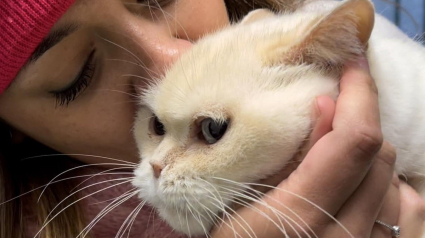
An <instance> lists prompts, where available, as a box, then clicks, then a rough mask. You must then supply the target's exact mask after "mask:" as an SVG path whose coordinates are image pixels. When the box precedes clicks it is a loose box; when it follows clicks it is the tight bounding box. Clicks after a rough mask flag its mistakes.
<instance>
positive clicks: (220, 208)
mask: <svg viewBox="0 0 425 238" xmlns="http://www.w3.org/2000/svg"><path fill="white" fill-rule="evenodd" d="M199 180H200V181H202V182H204V183H206V184H207V185H208V186H210V187H211V188H212V189H213V190H214V191H215V194H214V193H213V192H212V191H210V190H208V189H206V188H204V190H205V191H207V192H208V193H210V194H211V195H212V196H213V197H211V199H213V200H215V201H217V203H218V204H219V205H221V207H217V208H218V209H219V210H221V211H222V212H223V214H224V215H225V216H226V217H227V218H228V219H229V221H230V226H231V227H230V228H231V229H232V230H233V231H235V232H236V230H235V227H234V226H233V223H232V219H230V217H229V216H230V214H229V213H228V212H227V211H226V208H225V206H226V204H225V203H224V201H223V197H222V196H221V194H220V193H219V192H218V190H217V189H216V188H215V186H214V185H212V184H211V183H210V182H208V181H207V180H205V179H202V178H199ZM216 195H218V197H219V198H220V200H218V198H217V196H216ZM213 205H215V204H213ZM221 220H222V221H223V219H221ZM223 222H224V221H223ZM247 234H248V233H247ZM235 237H236V234H235Z"/></svg>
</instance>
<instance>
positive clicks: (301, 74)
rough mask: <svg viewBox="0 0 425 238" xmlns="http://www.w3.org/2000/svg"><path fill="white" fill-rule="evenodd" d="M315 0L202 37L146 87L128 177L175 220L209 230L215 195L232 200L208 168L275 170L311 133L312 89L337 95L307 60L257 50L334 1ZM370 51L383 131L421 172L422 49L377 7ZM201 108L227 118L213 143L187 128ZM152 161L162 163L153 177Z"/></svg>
mask: <svg viewBox="0 0 425 238" xmlns="http://www.w3.org/2000/svg"><path fill="white" fill-rule="evenodd" d="M311 4H316V5H314V6H313V5H310V6H308V7H306V8H304V9H302V10H300V11H298V12H295V13H292V14H282V15H280V16H273V17H265V19H262V20H257V21H255V22H249V23H247V24H238V25H234V26H230V27H228V28H227V29H224V30H222V31H220V32H217V34H213V35H211V36H207V37H205V38H204V39H202V40H200V41H199V43H197V44H196V45H195V46H194V47H193V49H191V50H190V51H189V52H188V53H186V54H184V55H183V56H182V57H181V58H180V60H179V61H178V62H177V63H176V64H175V65H174V66H173V67H172V68H171V69H170V70H169V71H168V72H167V73H166V76H165V78H163V79H161V80H160V81H159V82H158V84H157V85H153V86H152V87H151V88H149V89H148V90H147V91H146V93H145V94H144V96H143V98H142V99H141V100H142V101H141V104H142V107H141V109H140V110H139V111H138V114H137V120H136V124H135V138H136V140H137V143H138V146H139V149H140V156H141V158H142V160H141V163H140V166H139V167H138V169H137V170H136V171H135V175H136V178H135V179H134V182H133V184H134V185H135V186H136V187H138V188H140V189H141V191H140V198H141V199H143V200H146V201H147V202H148V203H150V204H151V205H152V206H154V207H155V208H156V209H157V210H158V212H159V214H160V215H161V217H162V218H163V219H164V220H166V221H167V222H168V223H169V224H170V225H171V226H172V227H173V228H174V229H176V230H178V231H181V232H184V233H186V234H189V235H197V234H203V233H207V232H208V231H209V230H210V229H211V227H212V226H213V222H214V221H213V219H211V217H212V216H214V215H213V214H217V213H218V212H220V211H221V210H222V206H223V205H222V204H221V203H224V204H226V205H229V204H230V203H231V201H232V199H233V196H229V195H227V194H226V193H227V192H228V191H227V190H226V189H223V188H222V186H225V185H229V183H224V182H223V181H222V180H217V179H214V178H213V177H219V178H224V179H228V180H232V181H236V182H241V183H246V182H255V181H258V180H259V179H263V178H265V177H267V176H269V175H272V174H273V173H275V172H277V171H279V170H281V169H282V168H283V167H284V166H285V165H286V164H287V163H288V161H289V160H290V159H291V158H292V157H293V156H294V154H296V153H297V152H298V150H299V148H300V146H301V145H302V144H303V141H304V140H305V139H306V138H307V136H308V134H309V133H310V129H311V125H312V120H313V119H314V117H313V115H312V107H313V102H314V99H315V97H317V96H319V95H330V96H332V97H333V98H336V96H337V94H338V80H337V79H335V78H331V77H329V76H326V74H324V73H323V72H321V71H320V70H317V69H315V68H314V67H313V66H309V65H300V66H291V65H279V66H265V65H264V61H263V59H262V58H261V55H262V52H263V51H264V45H267V44H266V43H267V42H271V41H274V40H276V39H279V38H280V35H285V33H286V32H290V31H293V30H294V29H295V28H296V29H297V30H299V32H303V31H305V29H306V28H307V27H308V26H309V23H310V21H312V20H313V19H315V18H317V16H318V15H320V14H321V15H323V14H326V13H325V12H326V11H327V10H326V9H330V8H332V7H335V6H332V7H330V5H326V6H325V7H323V6H324V5H320V4H321V3H320V2H317V3H311ZM326 4H328V3H326ZM333 4H334V5H338V4H339V3H333ZM320 9H321V10H320ZM384 28H385V29H384ZM293 41H297V38H296V36H294V37H293ZM368 58H369V62H370V68H371V73H372V76H373V77H374V79H375V81H376V83H377V85H378V88H379V93H380V94H379V100H380V109H381V120H382V127H383V132H384V137H385V139H386V140H389V141H390V142H391V143H392V144H393V145H395V146H396V148H397V153H398V160H397V166H396V169H397V172H398V173H400V174H404V175H406V176H407V177H408V178H413V177H421V178H422V177H423V175H424V174H425V158H424V155H425V126H423V122H424V120H425V100H423V97H424V96H423V92H425V78H424V76H425V50H424V48H423V47H422V46H421V45H419V44H418V43H416V42H413V41H412V40H410V39H408V38H407V37H406V36H405V35H403V34H402V33H401V32H400V31H399V30H398V29H397V28H396V27H394V26H393V25H389V23H388V22H387V21H386V20H383V18H382V17H380V16H377V18H376V24H375V29H374V32H373V34H372V37H371V39H370V40H369V50H368ZM153 114H155V115H156V116H157V117H158V118H159V119H160V120H161V122H162V123H163V124H164V126H165V128H166V134H165V135H164V136H157V135H155V134H154V133H153V131H152V129H151V124H150V121H151V117H152V115H153ZM203 117H211V118H215V119H220V120H227V119H230V123H229V127H228V129H227V131H226V133H225V135H224V136H223V138H222V139H221V140H220V141H218V142H217V143H216V144H213V145H207V144H205V143H204V142H203V141H200V140H199V139H197V137H196V135H195V134H193V133H194V132H193V131H194V130H196V127H197V124H196V123H197V120H199V119H200V118H203ZM150 163H158V164H161V165H163V166H164V170H163V171H162V173H161V176H160V177H159V179H156V178H155V177H154V176H153V170H152V167H151V166H150ZM205 181H206V182H205ZM212 186H214V187H212ZM211 197H216V198H217V200H216V201H214V200H213V199H211ZM218 201H220V204H219V202H218ZM201 204H202V205H201ZM193 214H195V215H193ZM198 214H199V215H198Z"/></svg>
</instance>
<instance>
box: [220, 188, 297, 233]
mask: <svg viewBox="0 0 425 238" xmlns="http://www.w3.org/2000/svg"><path fill="white" fill-rule="evenodd" d="M222 188H223V189H225V190H228V191H229V193H227V194H229V195H230V196H232V195H233V196H234V195H238V196H239V198H238V197H234V199H233V202H236V201H235V199H238V200H239V201H241V202H242V203H245V204H246V205H245V206H244V207H248V208H251V209H253V210H254V211H256V212H257V213H259V214H261V215H262V216H264V217H265V218H267V219H268V220H269V221H270V222H272V223H273V224H274V225H275V226H276V227H277V228H278V229H279V230H280V231H281V232H282V234H286V229H285V226H284V225H283V223H282V221H281V219H280V218H281V216H279V215H278V214H277V213H276V209H275V208H273V207H271V206H270V205H268V204H267V203H265V202H263V201H261V200H259V199H254V198H251V197H249V196H246V195H245V194H242V193H240V192H236V191H234V190H233V189H227V188H225V187H222ZM224 193H226V192H224ZM240 198H245V199H247V200H250V201H252V202H254V203H255V202H256V203H259V204H261V205H263V206H265V207H267V208H268V209H270V210H271V211H272V212H273V213H274V214H275V216H276V217H277V219H278V221H279V223H280V225H279V224H277V223H276V222H275V221H274V220H273V219H272V218H271V217H270V216H268V215H267V214H265V213H264V212H263V211H261V210H259V209H258V208H256V207H254V206H252V204H249V203H247V202H246V201H244V200H241V199H240ZM239 204H240V205H243V204H241V203H239ZM282 215H283V216H284V217H283V219H284V220H285V222H286V223H287V224H288V225H289V226H290V227H291V228H292V229H293V230H294V231H295V233H296V234H297V235H298V236H299V237H300V235H299V233H298V232H297V231H296V229H295V228H294V227H293V226H292V224H290V223H289V222H288V221H287V220H286V219H289V217H287V215H286V214H283V213H282Z"/></svg>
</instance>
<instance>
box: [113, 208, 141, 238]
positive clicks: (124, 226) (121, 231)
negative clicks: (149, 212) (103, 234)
mask: <svg viewBox="0 0 425 238" xmlns="http://www.w3.org/2000/svg"><path fill="white" fill-rule="evenodd" d="M144 205H145V202H141V203H140V204H139V205H137V206H136V207H135V208H134V209H133V211H131V212H130V214H128V216H127V218H126V219H125V220H124V222H123V223H122V225H121V227H120V229H119V230H118V232H117V234H116V236H115V238H122V237H123V235H124V234H125V233H126V231H127V229H128V228H129V226H130V225H131V224H132V223H131V222H130V221H133V220H134V219H135V217H134V216H137V214H138V213H139V211H140V209H142V208H143V206H144ZM139 208H140V209H139Z"/></svg>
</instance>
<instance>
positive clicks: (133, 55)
mask: <svg viewBox="0 0 425 238" xmlns="http://www.w3.org/2000/svg"><path fill="white" fill-rule="evenodd" d="M111 32H114V31H111ZM114 33H118V32H114ZM118 34H119V35H122V36H124V37H126V38H127V39H131V40H132V41H133V42H135V41H134V39H132V38H130V37H128V36H125V35H123V34H120V33H118ZM99 37H100V38H101V39H102V40H104V41H106V42H108V43H109V44H111V45H114V46H116V47H118V48H119V49H121V50H124V51H125V52H126V53H128V54H129V55H130V56H131V57H133V58H134V59H135V60H136V61H137V63H139V64H140V65H143V66H144V67H146V65H145V63H144V62H143V60H141V59H140V58H139V57H137V55H136V54H134V53H133V52H131V51H130V50H128V49H126V48H125V47H123V46H121V45H119V44H117V43H115V42H113V41H111V40H108V39H106V38H104V37H101V36H99ZM137 44H138V45H139V47H141V49H142V50H143V51H144V52H145V54H146V55H148V57H149V58H150V59H151V60H152V62H153V59H152V57H151V56H150V55H149V53H148V52H146V50H145V49H144V47H142V46H141V45H140V44H139V43H137ZM146 73H147V74H149V76H152V75H151V74H150V72H148V71H146ZM152 78H153V77H152Z"/></svg>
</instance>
